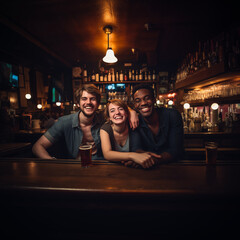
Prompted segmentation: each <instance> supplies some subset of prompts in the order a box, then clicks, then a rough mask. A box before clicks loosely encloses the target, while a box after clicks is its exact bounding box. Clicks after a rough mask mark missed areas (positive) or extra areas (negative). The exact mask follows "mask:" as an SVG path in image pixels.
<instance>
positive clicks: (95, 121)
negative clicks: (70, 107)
mask: <svg viewBox="0 0 240 240" xmlns="http://www.w3.org/2000/svg"><path fill="white" fill-rule="evenodd" d="M100 100H101V93H100V91H99V90H98V88H97V87H96V86H95V85H93V84H87V85H84V86H83V88H82V89H81V90H80V92H79V99H78V102H79V105H80V111H79V112H77V113H75V114H70V115H66V116H63V117H60V118H59V119H58V121H57V122H56V123H55V124H54V125H53V126H52V127H51V128H50V129H48V130H47V132H46V133H45V134H44V135H43V136H42V137H41V138H40V139H39V140H38V141H37V142H36V143H35V144H34V146H33V149H32V150H33V153H34V154H35V155H36V156H37V157H39V158H45V159H52V158H54V157H52V156H50V154H49V153H48V151H47V149H48V148H50V147H51V146H53V145H54V144H55V143H57V142H59V141H61V142H65V146H66V148H67V155H68V156H66V157H67V158H72V159H75V158H76V157H77V154H78V148H79V146H80V144H85V143H88V144H91V145H92V146H93V148H92V155H93V156H92V159H100V158H102V151H101V143H100V127H101V126H102V124H103V123H104V122H105V119H104V114H103V111H99V110H98V106H99V104H100ZM132 112H134V111H132ZM133 114H134V113H133ZM136 122H137V120H136V118H134V120H133V127H136ZM56 150H57V149H56ZM60 150H61V149H60Z"/></svg>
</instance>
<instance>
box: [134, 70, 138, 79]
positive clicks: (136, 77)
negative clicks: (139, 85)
mask: <svg viewBox="0 0 240 240" xmlns="http://www.w3.org/2000/svg"><path fill="white" fill-rule="evenodd" d="M135 80H136V81H138V70H136V75H135Z"/></svg>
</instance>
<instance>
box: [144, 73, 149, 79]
mask: <svg viewBox="0 0 240 240" xmlns="http://www.w3.org/2000/svg"><path fill="white" fill-rule="evenodd" d="M144 80H145V81H147V80H148V74H147V71H145V74H144Z"/></svg>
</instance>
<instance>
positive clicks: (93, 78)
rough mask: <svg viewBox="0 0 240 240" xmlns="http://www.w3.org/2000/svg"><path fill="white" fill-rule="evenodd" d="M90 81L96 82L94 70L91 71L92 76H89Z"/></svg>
mask: <svg viewBox="0 0 240 240" xmlns="http://www.w3.org/2000/svg"><path fill="white" fill-rule="evenodd" d="M91 81H92V82H95V81H96V76H95V73H94V70H93V72H92V75H91Z"/></svg>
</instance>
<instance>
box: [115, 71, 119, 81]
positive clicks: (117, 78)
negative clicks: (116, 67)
mask: <svg viewBox="0 0 240 240" xmlns="http://www.w3.org/2000/svg"><path fill="white" fill-rule="evenodd" d="M116 81H117V82H118V81H119V74H118V72H116Z"/></svg>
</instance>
